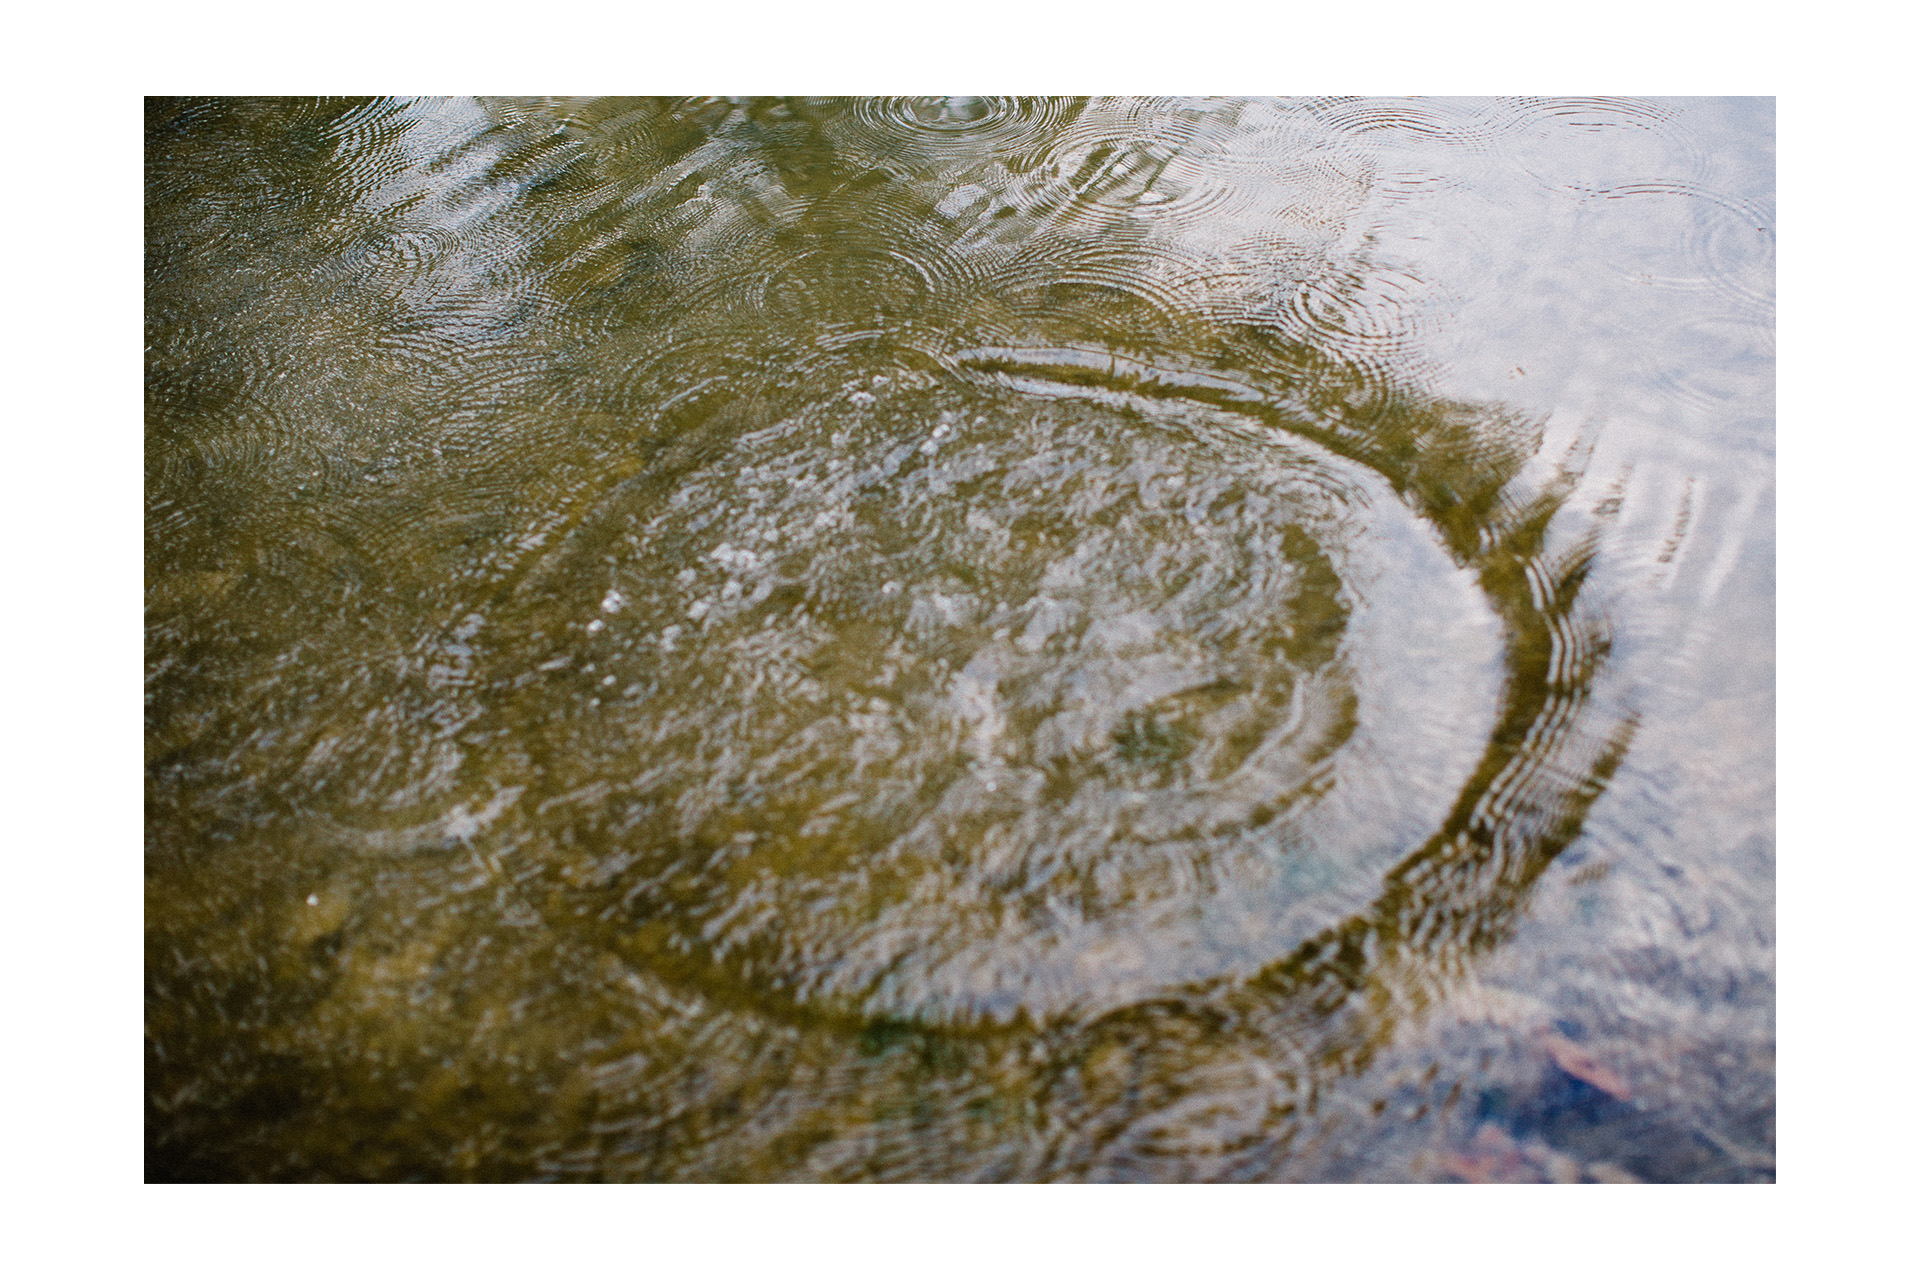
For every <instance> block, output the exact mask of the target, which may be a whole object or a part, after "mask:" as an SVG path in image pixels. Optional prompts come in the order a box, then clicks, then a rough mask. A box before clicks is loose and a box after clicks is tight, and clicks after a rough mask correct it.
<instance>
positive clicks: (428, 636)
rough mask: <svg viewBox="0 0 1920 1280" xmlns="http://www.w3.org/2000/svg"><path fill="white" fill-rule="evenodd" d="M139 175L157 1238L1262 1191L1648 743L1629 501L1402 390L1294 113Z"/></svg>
mask: <svg viewBox="0 0 1920 1280" xmlns="http://www.w3.org/2000/svg"><path fill="white" fill-rule="evenodd" d="M147 170H148V178H147V184H148V185H147V193H148V194H147V200H148V221H147V235H148V250H147V254H148V256H147V297H148V304H147V305H148V328H149V334H148V339H149V353H148V358H147V387H148V414H147V455H146V457H147V584H146V585H147V628H148V630H147V667H148V673H147V674H148V678H147V752H148V755H147V814H148V817H147V884H148V916H147V993H148V994H147V1010H148V1028H147V1044H148V1049H147V1055H148V1056H147V1062H148V1070H147V1085H148V1110H147V1138H148V1152H149V1155H148V1172H149V1177H151V1178H156V1179H192V1178H310V1177H332V1178H458V1177H469V1178H474V1177H478V1178H527V1177H557V1178H586V1177H614V1178H621V1177H624V1178H692V1179H716V1178H718V1179H728V1178H748V1179H771V1178H831V1179H845V1178H892V1179H916V1178H917V1179H993V1178H1000V1179H1007V1178H1017V1179H1041V1178H1102V1179H1114V1178H1120V1179H1161V1180H1167V1179H1222V1178H1250V1177H1275V1176H1285V1169H1286V1159H1287V1156H1288V1152H1289V1149H1290V1144H1292V1143H1293V1142H1294V1141H1295V1139H1296V1137H1297V1136H1298V1135H1299V1133H1300V1132H1301V1131H1302V1129H1303V1127H1305V1126H1310V1125H1311V1124H1312V1123H1313V1116H1314V1113H1315V1105H1316V1099H1317V1098H1318V1096H1319V1095H1320V1094H1321V1093H1322V1091H1324V1090H1325V1088H1326V1087H1327V1086H1328V1084H1329V1082H1331V1081H1333V1080H1335V1079H1337V1078H1339V1077H1341V1076H1343V1075H1346V1074H1350V1073H1353V1072H1356V1071H1358V1070H1360V1069H1362V1068H1364V1067H1365V1066H1366V1065H1367V1063H1368V1062H1369V1061H1370V1060H1371V1059H1372V1057H1373V1056H1374V1055H1375V1054H1376V1053H1378V1052H1379V1051H1380V1050H1381V1049H1382V1048H1383V1047H1384V1046H1385V1045H1387V1044H1388V1043H1389V1042H1390V1041H1391V1040H1392V1038H1393V1036H1394V1035H1395V1033H1396V1030H1397V1029H1398V1028H1400V1027H1402V1026H1404V1025H1406V1024H1407V1023H1408V1022H1409V1021H1410V1020H1414V1019H1417V1018H1418V1017H1419V1016H1420V1014H1421V1012H1422V1010H1423V1009H1424V1008H1426V1007H1428V1006H1429V1005H1430V1004H1431V1003H1432V1002H1433V1001H1435V1000H1436V999H1438V998H1439V997H1440V996H1441V995H1442V994H1443V993H1444V992H1445V991H1446V990H1447V989H1448V988H1449V985H1450V984H1451V983H1454V982H1455V981H1457V980H1458V979H1459V978H1460V977H1461V976H1462V975H1464V974H1465V973H1466V972H1467V971H1468V969H1469V967H1470V966H1471V965H1472V964H1473V962H1474V958H1475V957H1476V956H1477V955H1480V954H1482V953H1485V952H1487V951H1488V950H1489V949H1491V948H1494V947H1496V946H1497V945H1498V944H1499V943H1500V941H1501V940H1502V938H1503V937H1505V936H1506V934H1507V933H1508V931H1509V930H1510V929H1511V928H1512V926H1513V925H1514V923H1515V922H1516V920H1517V918H1518V916H1519V913H1520V912H1521V911H1522V910H1523V908H1524V906H1525V903H1526V900H1527V895H1528V893H1529V889H1530V886H1532V885H1533V884H1534V882H1535V881H1536V880H1537V879H1538V878H1539V876H1540V875H1541V873H1542V872H1543V870H1544V869H1545V868H1546V867H1547V866H1548V865H1549V864H1550V863H1551V862H1552V860H1553V859H1554V857H1555V856H1556V854H1558V853H1559V852H1560V851H1561V850H1562V849H1564V848H1565V847H1566V846H1567V845H1568V843H1569V842H1570V841H1571V840H1572V839H1573V838H1574V837H1575V836H1576V835H1577V834H1578V833H1579V831H1580V830H1581V825H1582V822H1583V820H1584V819H1585V816H1586V814H1587V812H1588V809H1589V807H1590V806H1591V805H1592V804H1593V803H1594V801H1595V799H1596V797H1598V796H1599V795H1600V794H1601V792H1602V791H1603V789H1604V788H1605V787H1606V785H1607V783H1608V780H1609V778H1610V777H1611V776H1612V774H1613V773H1614V771H1615V769H1616V767H1617V766H1618V765H1619V763H1620V761H1621V759H1622V757H1623V755H1624V753H1625V751H1626V749H1627V745H1628V742H1629V740H1630V738H1631V735H1632V729H1633V719H1632V717H1631V715H1630V714H1629V713H1628V712H1626V711H1625V710H1623V709H1622V708H1620V707H1619V706H1617V705H1615V704H1613V703H1612V702H1610V701H1609V700H1608V699H1607V698H1606V697H1603V696H1601V695H1600V694H1599V693H1598V692H1597V690H1598V689H1599V687H1600V686H1599V679H1600V674H1601V672H1602V671H1603V669H1604V667H1605V664H1606V661H1607V656H1608V652H1609V632H1608V626H1607V617H1606V614H1605V611H1604V610H1603V609H1602V608H1601V607H1599V606H1598V605H1596V604H1595V603H1594V602H1593V601H1591V600H1590V599H1589V598H1588V597H1589V595H1590V594H1591V593H1583V587H1584V586H1585V584H1586V579H1587V575H1588V572H1589V568H1590V564H1591V559H1592V555H1593V548H1594V545H1595V539H1596V538H1597V536H1598V530H1599V529H1600V528H1601V527H1602V525H1603V524H1604V521H1605V519H1606V513H1605V511H1604V510H1603V511H1600V512H1594V511H1588V510H1576V509H1575V508H1574V507H1573V505H1572V503H1571V500H1570V499H1571V495H1572V493H1573V489H1574V482H1575V480H1576V479H1577V478H1578V470H1579V467H1578V459H1577V458H1568V459H1563V460H1561V461H1559V462H1558V463H1556V462H1554V461H1553V460H1551V459H1543V458H1542V457H1540V453H1541V432H1540V429H1539V427H1538V425H1537V424H1535V423H1531V422H1529V421H1528V420H1526V419H1525V418H1524V417H1522V416H1520V415H1517V414H1514V413H1511V412H1508V411H1505V410H1503V409H1502V408H1501V407H1500V406H1498V405H1486V404H1464V403H1450V402H1446V401H1442V400H1438V399H1435V398H1434V397H1432V396H1430V395H1428V394H1425V393H1423V392H1422V391H1421V390H1420V389H1419V386H1418V384H1417V380H1415V379H1413V378H1411V377H1409V376H1407V375H1406V374H1404V373H1403V372H1402V371H1400V370H1399V369H1398V368H1397V367H1396V365H1395V354H1394V347H1393V343H1392V333H1391V329H1390V327H1383V326H1382V325H1381V323H1380V319H1379V316H1378V315H1377V314H1372V313H1371V312H1370V311H1369V308H1375V307H1377V305H1378V293H1377V291H1371V290H1370V284H1371V283H1372V281H1371V277H1370V275H1369V272H1370V266H1369V261H1370V260H1369V257H1368V247H1367V245H1366V243H1365V240H1364V237H1356V236H1355V235H1353V234H1352V233H1351V232H1350V231H1349V230H1348V229H1347V228H1346V221H1347V217H1348V215H1349V214H1350V212H1351V211H1352V209H1353V208H1355V207H1356V204H1357V202H1358V201H1359V200H1360V199H1361V198H1362V197H1363V196H1364V194H1365V191H1366V188H1367V181H1368V178H1367V170H1366V163H1365V155H1364V153H1363V152H1361V151H1358V150H1357V149H1355V148H1353V147H1352V146H1351V145H1350V144H1348V143H1347V142H1345V141H1344V140H1343V138H1342V136H1341V135H1339V134H1338V133H1337V132H1335V131H1332V130H1329V129H1327V128H1324V127H1321V126H1317V125H1316V124H1315V123H1314V122H1313V121H1312V120H1311V119H1310V118H1309V117H1307V116H1305V115H1303V114H1300V113H1290V112H1289V111H1287V110H1285V109H1284V108H1281V107H1276V106H1273V105H1272V104H1231V103H1193V104H1178V103H1160V102H1148V101H1133V102H1125V103H1120V104H1114V103H1098V102H1085V101H1078V100H1060V101H1011V100H987V99H982V100H974V99H951V100H900V101H881V100H874V101H861V102H857V103H847V102H840V101H810V100H809V101H786V100H781V101H774V100H748V101H739V102H735V101H720V100H713V101H671V102H669V101H653V100H631V101H625V100H623V101H603V100H593V101H582V102H570V101H560V102H540V103H519V102H500V103H488V104H484V105H475V104H453V103H433V102H427V103H395V102H357V103H319V104H313V103H293V102H282V101H252V100H248V101H213V102H197V101H196V102H159V101H155V102H152V103H150V104H149V111H148V141H147ZM1302 299H1308V300H1310V303H1311V305H1310V306H1309V305H1306V304H1304V303H1302V301H1301V300H1302ZM1403 585H1404V589H1403ZM1409 592H1411V593H1413V594H1412V595H1411V596H1409V595H1407V593H1409ZM1422 593H1425V594H1422ZM1403 599H1409V600H1412V601H1413V602H1414V603H1413V604H1411V605H1409V604H1403V603H1396V602H1398V601H1401V600H1403ZM1396 610H1398V612H1396ZM1482 624H1484V625H1482ZM1422 626H1425V627H1427V628H1429V629H1430V630H1431V633H1432V634H1429V635H1421V634H1419V632H1420V628H1421V627H1422ZM1476 627H1479V628H1480V629H1479V630H1477V631H1476V630H1475V628H1476ZM1476 636H1477V637H1479V638H1478V639H1476ZM1476 645H1478V646H1480V647H1479V648H1478V649H1476V647H1475V646H1476ZM1482 651H1484V654H1485V655H1486V660H1485V661H1484V662H1480V663H1478V665H1476V661H1475V660H1474V659H1473V658H1472V656H1471V655H1472V654H1474V653H1477V652H1482ZM1396 655H1397V656H1396ZM1456 667H1457V670H1456ZM1576 1101H1582V1100H1576ZM1585 1101H1591V1099H1587V1100H1585ZM1601 1118H1602V1119H1605V1117H1604V1116H1603V1117H1601ZM1523 1119H1525V1118H1524V1117H1523ZM1551 1119H1552V1118H1551V1116H1548V1117H1546V1118H1544V1119H1542V1118H1538V1117H1535V1118H1534V1119H1532V1120H1528V1121H1527V1123H1532V1124H1534V1126H1535V1127H1536V1128H1538V1127H1540V1126H1543V1125H1547V1124H1549V1123H1550V1122H1551Z"/></svg>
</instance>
